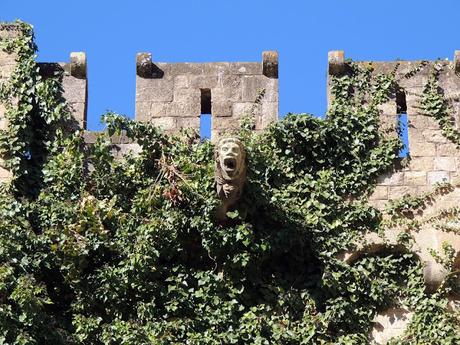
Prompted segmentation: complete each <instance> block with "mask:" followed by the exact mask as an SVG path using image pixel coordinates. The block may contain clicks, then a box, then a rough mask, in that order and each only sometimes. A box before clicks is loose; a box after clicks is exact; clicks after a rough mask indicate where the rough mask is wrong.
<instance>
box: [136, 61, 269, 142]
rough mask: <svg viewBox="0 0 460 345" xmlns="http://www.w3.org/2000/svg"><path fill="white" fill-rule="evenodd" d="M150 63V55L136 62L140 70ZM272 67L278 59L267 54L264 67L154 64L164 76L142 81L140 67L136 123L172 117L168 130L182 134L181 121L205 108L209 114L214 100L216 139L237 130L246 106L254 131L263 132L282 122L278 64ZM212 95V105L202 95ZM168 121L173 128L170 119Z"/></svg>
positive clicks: (248, 65) (143, 78)
mask: <svg viewBox="0 0 460 345" xmlns="http://www.w3.org/2000/svg"><path fill="white" fill-rule="evenodd" d="M264 61H265V72H266V73H269V72H267V71H268V69H269V68H271V70H270V71H271V72H270V73H271V77H267V76H266V75H264V74H263V73H264V69H263V66H264ZM150 62H151V55H150V54H148V53H141V54H139V55H138V57H137V66H138V67H139V68H140V69H142V68H144V67H145V68H147V69H150ZM274 62H277V54H276V53H274V52H269V53H264V55H263V61H262V62H213V63H187V62H185V63H164V62H157V63H152V64H153V66H154V68H157V69H158V70H161V76H160V75H156V76H154V77H143V76H141V75H140V74H139V68H138V76H137V78H136V119H137V120H139V121H154V119H155V122H158V120H157V119H160V118H163V117H166V118H172V117H173V118H176V119H175V120H174V126H176V128H169V127H168V128H169V129H168V131H174V130H175V129H176V130H178V129H179V127H180V123H181V120H180V119H182V118H188V117H194V116H198V115H199V114H200V113H201V111H202V109H204V111H209V110H207V109H209V103H208V102H209V101H210V102H211V112H212V115H213V133H214V134H215V135H216V138H217V135H219V134H220V133H224V132H225V131H227V130H229V131H233V130H234V129H235V125H236V126H237V125H238V119H239V118H240V117H241V116H242V115H243V113H242V110H243V106H242V104H244V110H246V109H251V110H252V112H253V113H254V114H253V115H254V116H255V117H256V130H261V129H263V128H265V127H266V126H267V125H268V124H269V123H270V122H272V121H276V120H277V118H278V80H277V79H276V78H275V77H274V76H275V72H276V70H277V64H276V66H275V64H274ZM275 67H276V69H275ZM146 73H147V72H146ZM141 74H143V73H141ZM147 74H148V73H147ZM143 75H145V73H144V74H143ZM208 90H209V91H208ZM262 90H263V91H262ZM209 93H210V98H211V99H210V100H209V98H208V97H209V96H203V95H204V94H206V95H209ZM203 97H206V98H203ZM202 98H203V99H202ZM233 117H234V119H233ZM218 118H227V120H225V121H222V120H217V119H218ZM165 121H166V122H167V123H168V124H169V125H171V123H170V121H171V120H165ZM185 122H187V120H185Z"/></svg>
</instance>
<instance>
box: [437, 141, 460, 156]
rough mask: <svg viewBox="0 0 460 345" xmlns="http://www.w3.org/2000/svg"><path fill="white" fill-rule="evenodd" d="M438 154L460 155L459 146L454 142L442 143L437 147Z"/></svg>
mask: <svg viewBox="0 0 460 345" xmlns="http://www.w3.org/2000/svg"><path fill="white" fill-rule="evenodd" d="M436 153H437V156H441V157H443V156H449V157H455V156H457V157H458V156H460V151H459V150H458V148H457V146H456V145H455V144H452V143H450V142H449V143H447V144H440V145H438V146H437V149H436Z"/></svg>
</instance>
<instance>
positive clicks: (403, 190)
mask: <svg viewBox="0 0 460 345" xmlns="http://www.w3.org/2000/svg"><path fill="white" fill-rule="evenodd" d="M416 193H417V187H416V186H389V187H388V199H389V200H392V199H399V198H402V197H403V196H405V195H409V194H412V195H413V194H416Z"/></svg>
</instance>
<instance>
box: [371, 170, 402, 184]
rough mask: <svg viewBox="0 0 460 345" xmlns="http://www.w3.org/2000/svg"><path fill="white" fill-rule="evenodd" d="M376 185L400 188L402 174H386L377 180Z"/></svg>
mask: <svg viewBox="0 0 460 345" xmlns="http://www.w3.org/2000/svg"><path fill="white" fill-rule="evenodd" d="M377 184H379V185H382V186H401V185H403V184H404V173H403V172H394V173H386V174H383V175H381V176H379V177H378V178H377Z"/></svg>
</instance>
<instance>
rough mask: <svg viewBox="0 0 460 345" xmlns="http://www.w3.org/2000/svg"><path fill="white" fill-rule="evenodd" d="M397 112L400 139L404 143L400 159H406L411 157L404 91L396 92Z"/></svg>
mask: <svg viewBox="0 0 460 345" xmlns="http://www.w3.org/2000/svg"><path fill="white" fill-rule="evenodd" d="M396 111H397V113H398V133H399V139H401V141H402V143H403V147H402V148H401V150H400V151H399V157H401V158H404V157H407V156H409V133H408V120H407V103H406V94H405V93H404V91H403V90H398V91H397V92H396Z"/></svg>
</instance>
